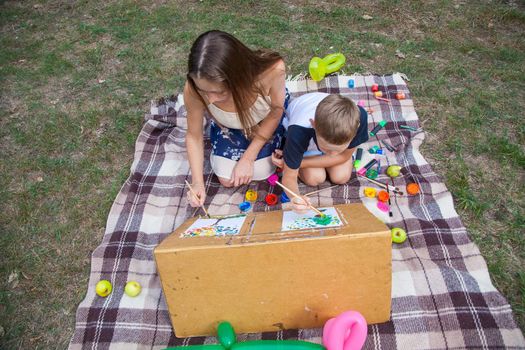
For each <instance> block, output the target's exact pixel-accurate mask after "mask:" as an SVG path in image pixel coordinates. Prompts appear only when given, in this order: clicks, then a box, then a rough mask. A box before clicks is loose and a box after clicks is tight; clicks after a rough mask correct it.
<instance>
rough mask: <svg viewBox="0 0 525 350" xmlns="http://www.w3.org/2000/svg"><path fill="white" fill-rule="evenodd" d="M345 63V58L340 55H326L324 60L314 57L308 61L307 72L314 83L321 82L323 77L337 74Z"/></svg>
mask: <svg viewBox="0 0 525 350" xmlns="http://www.w3.org/2000/svg"><path fill="white" fill-rule="evenodd" d="M345 62H346V58H345V56H344V55H343V54H342V53H332V54H329V55H326V56H325V57H324V58H320V57H314V58H312V59H311V60H310V64H309V65H308V71H309V72H310V76H311V77H312V79H313V80H315V81H321V80H322V79H323V78H324V77H325V75H327V74H331V73H334V72H337V71H338V70H339V69H341V68H342V67H343V66H344V65H345Z"/></svg>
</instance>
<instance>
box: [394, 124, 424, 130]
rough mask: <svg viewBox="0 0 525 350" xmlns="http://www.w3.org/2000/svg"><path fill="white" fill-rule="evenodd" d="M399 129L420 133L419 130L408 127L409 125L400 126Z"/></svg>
mask: <svg viewBox="0 0 525 350" xmlns="http://www.w3.org/2000/svg"><path fill="white" fill-rule="evenodd" d="M399 127H400V128H401V129H407V130H410V131H419V129H416V128H413V127H411V126H408V125H400V126H399Z"/></svg>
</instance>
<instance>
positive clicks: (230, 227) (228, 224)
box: [180, 215, 246, 237]
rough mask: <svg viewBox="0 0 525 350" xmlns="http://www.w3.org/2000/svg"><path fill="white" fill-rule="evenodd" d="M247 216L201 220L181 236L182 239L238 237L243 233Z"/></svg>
mask: <svg viewBox="0 0 525 350" xmlns="http://www.w3.org/2000/svg"><path fill="white" fill-rule="evenodd" d="M245 219H246V215H236V216H230V217H227V216H226V217H222V218H211V219H203V218H199V219H197V220H195V222H194V223H193V224H192V225H191V226H190V227H189V228H188V229H187V230H186V231H184V232H183V233H182V234H181V235H180V236H181V237H196V236H200V237H203V236H206V237H211V236H231V235H237V234H239V232H241V227H242V225H243V224H244V220H245Z"/></svg>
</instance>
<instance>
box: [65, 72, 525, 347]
mask: <svg viewBox="0 0 525 350" xmlns="http://www.w3.org/2000/svg"><path fill="white" fill-rule="evenodd" d="M350 78H352V79H354V80H355V88H353V89H349V88H348V87H347V82H348V80H349V79H350ZM374 83H376V84H379V87H380V90H382V91H383V92H384V95H386V96H385V97H390V98H392V97H393V95H394V94H395V92H404V93H405V95H406V96H407V99H405V100H402V101H398V100H395V99H392V102H391V103H385V102H382V101H378V100H376V99H375V98H374V97H373V95H372V94H371V92H370V86H371V85H372V84H374ZM287 86H288V89H289V90H290V92H291V93H292V95H295V96H297V95H300V94H303V93H306V92H311V91H323V92H328V93H342V94H345V95H347V96H349V97H351V98H352V99H353V100H354V101H358V100H365V101H366V104H367V106H366V107H367V108H372V109H373V112H372V113H371V115H370V116H369V120H368V123H369V124H368V126H369V129H372V128H373V127H374V126H375V125H376V124H377V123H378V122H379V121H381V120H386V121H388V124H387V125H386V127H385V128H384V129H383V130H381V131H380V132H379V133H378V134H377V136H376V137H372V138H370V140H369V142H368V144H365V145H362V147H363V148H364V149H365V154H366V153H368V152H366V150H367V149H368V148H369V147H372V146H373V145H378V140H386V141H388V142H389V143H390V144H391V145H394V146H395V145H399V147H398V150H397V151H396V152H395V153H391V152H387V156H386V157H384V158H382V166H383V168H386V166H388V165H389V164H399V165H401V166H403V176H402V177H399V178H397V179H396V183H395V185H396V186H398V187H400V188H403V189H404V185H405V184H406V183H407V182H416V183H418V184H419V185H420V187H421V193H420V194H419V195H416V196H410V197H408V196H394V197H393V200H392V210H393V218H391V219H389V218H388V216H385V215H384V214H383V213H382V212H380V211H378V210H377V209H376V208H375V205H374V203H373V202H370V201H368V199H367V198H365V197H364V195H363V188H364V187H365V186H371V184H369V183H367V182H366V181H365V180H363V179H358V178H356V177H355V174H354V175H353V176H352V178H351V180H350V181H349V182H348V183H347V184H345V185H341V186H338V187H336V188H334V189H331V190H327V191H323V192H320V193H318V194H317V195H316V196H313V198H312V200H313V204H314V205H323V206H327V205H332V204H338V203H353V202H360V201H362V202H364V203H365V205H367V207H369V209H370V210H371V211H372V212H374V214H376V215H377V216H379V217H380V218H381V219H383V220H385V221H386V222H387V224H388V225H389V226H390V227H402V228H405V229H406V230H407V232H408V239H407V241H405V243H403V244H400V245H393V247H392V249H393V256H392V269H393V271H392V273H393V276H392V282H393V286H392V316H391V321H389V322H386V323H382V324H375V325H370V326H369V327H368V338H367V340H366V344H365V348H366V349H446V348H448V349H503V348H505V349H518V348H519V349H523V348H525V341H524V338H523V335H522V333H521V331H520V330H519V329H518V328H517V327H516V324H515V322H514V320H513V316H512V311H511V309H510V307H509V305H508V304H507V302H506V300H505V299H504V298H503V297H502V296H501V294H500V293H499V292H498V291H497V290H496V289H495V288H494V287H493V285H492V283H491V281H490V278H489V275H488V271H487V266H486V264H485V261H484V259H483V258H482V256H481V255H480V253H479V250H478V248H477V247H476V246H475V245H474V243H472V241H471V240H470V239H469V237H468V235H467V232H466V230H465V227H464V226H463V224H462V223H461V220H460V219H459V217H458V215H457V213H456V211H455V210H454V206H453V202H452V197H451V195H450V193H449V192H448V191H447V188H446V187H445V185H444V184H443V182H442V180H441V179H440V178H439V177H438V176H437V175H436V174H435V173H434V172H433V171H432V169H431V167H430V165H429V164H428V163H427V162H426V161H425V159H424V158H423V157H422V155H421V154H420V153H419V151H418V148H419V146H420V145H421V143H422V141H423V139H424V132H412V131H410V130H407V129H403V128H401V125H408V126H411V127H414V128H419V123H418V117H417V115H416V112H415V110H414V106H413V103H412V99H411V94H410V92H409V90H408V88H407V86H406V84H405V81H404V80H403V78H402V76H401V75H399V74H394V75H388V76H372V75H370V76H359V75H356V76H351V77H348V76H332V77H329V78H327V79H325V80H323V81H321V82H320V83H315V82H312V81H307V80H298V81H291V82H288V83H287ZM185 130H186V119H185V109H184V105H183V101H182V98H181V97H180V96H179V98H178V99H174V100H171V101H168V100H166V101H164V103H161V104H158V105H155V106H152V110H151V114H148V115H146V123H145V125H144V127H143V129H142V131H141V132H140V134H139V136H138V139H137V143H136V150H135V158H134V162H133V165H132V168H131V175H130V176H129V178H128V180H127V181H126V182H125V184H124V185H123V187H122V189H121V190H120V193H119V194H118V196H117V198H116V199H115V202H114V203H113V206H112V208H111V211H110V213H109V217H108V222H107V227H106V233H105V235H104V238H103V241H102V244H101V245H100V246H99V247H98V248H96V249H95V251H94V252H93V256H92V265H91V275H90V279H89V286H88V290H87V294H86V297H85V299H84V301H82V303H81V304H80V305H79V307H78V311H77V315H76V329H75V333H74V335H73V337H72V340H71V343H70V348H71V349H80V348H86V349H88V348H89V349H109V348H111V349H119V348H122V349H162V348H164V347H167V346H174V345H190V344H207V343H215V342H216V339H215V338H214V337H194V338H186V339H178V338H176V337H175V336H174V334H173V329H172V326H171V323H170V319H169V315H168V311H167V307H166V303H165V300H164V296H163V293H162V290H161V284H160V280H159V277H158V275H157V272H156V267H155V262H154V259H153V249H154V248H155V247H156V246H157V244H158V243H159V242H161V241H162V240H163V239H164V238H165V237H166V236H167V235H169V234H170V233H171V232H172V231H173V230H174V229H175V228H176V227H177V226H179V225H180V224H182V223H183V222H184V221H185V220H186V219H187V218H188V217H190V216H192V215H193V213H194V210H193V208H191V207H189V206H188V203H187V201H186V195H185V191H187V189H186V188H185V187H184V180H189V181H190V180H191V177H190V175H189V165H188V161H187V154H186V149H185V145H184V136H185ZM209 151H210V148H209V143H207V147H206V151H205V152H206V153H207V154H209ZM204 170H205V174H206V176H205V180H206V187H207V193H208V197H207V199H206V205H207V206H208V209H209V211H210V212H211V213H212V214H226V213H236V212H238V210H239V209H238V207H237V205H238V204H239V203H240V202H241V201H242V200H243V195H244V193H245V191H246V190H247V188H248V187H247V186H244V187H240V188H238V189H227V188H224V187H221V186H220V185H219V183H218V181H217V178H216V177H215V176H213V175H211V168H210V165H209V162H208V161H206V164H205V169H204ZM378 179H379V180H381V181H386V180H387V178H386V176H385V175H384V174H381V175H380V176H379V178H378ZM327 186H328V183H326V184H323V186H321V187H327ZM372 187H374V186H373V185H372ZM250 188H254V189H256V190H257V191H259V195H260V196H264V195H266V193H268V192H273V191H276V192H277V193H280V190H279V189H276V188H272V187H270V186H269V185H268V184H267V183H266V182H260V183H257V184H252V185H251V186H250ZM300 190H301V192H302V193H305V192H307V191H311V190H315V188H306V186H304V185H303V186H301V187H300ZM278 208H279V206H277V207H274V208H269V207H267V206H266V205H265V203H264V202H263V201H258V202H257V204H256V205H255V208H254V209H255V210H256V211H263V210H273V209H278ZM381 215H383V216H381ZM101 279H108V280H110V281H111V282H112V283H113V286H114V290H113V293H112V294H110V295H109V296H108V297H107V298H101V297H98V296H97V295H96V294H95V284H96V283H97V281H99V280H101ZM129 280H135V281H138V282H139V283H140V284H141V285H142V287H143V291H142V293H141V294H140V295H139V296H138V297H136V298H130V297H128V296H126V295H124V294H123V289H124V285H125V283H126V281H129ZM234 326H235V325H234ZM248 339H301V340H307V341H311V342H316V343H320V342H321V330H320V329H304V330H303V329H299V330H285V331H279V332H271V333H262V334H261V333H259V334H244V335H240V336H239V341H244V340H248Z"/></svg>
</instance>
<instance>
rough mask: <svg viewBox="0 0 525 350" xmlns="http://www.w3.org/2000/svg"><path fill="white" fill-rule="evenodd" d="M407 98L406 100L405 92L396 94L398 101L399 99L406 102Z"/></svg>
mask: <svg viewBox="0 0 525 350" xmlns="http://www.w3.org/2000/svg"><path fill="white" fill-rule="evenodd" d="M405 98H406V96H405V93H404V92H398V93H397V94H396V99H398V100H404V99H405Z"/></svg>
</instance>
